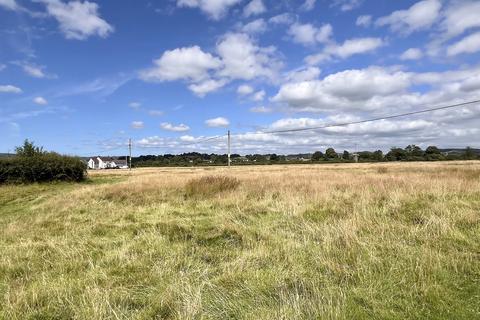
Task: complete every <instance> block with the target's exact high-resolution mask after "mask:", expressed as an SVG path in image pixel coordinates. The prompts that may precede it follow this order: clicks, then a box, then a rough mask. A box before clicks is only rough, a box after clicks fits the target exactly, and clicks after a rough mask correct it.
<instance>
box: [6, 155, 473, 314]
mask: <svg viewBox="0 0 480 320" xmlns="http://www.w3.org/2000/svg"><path fill="white" fill-rule="evenodd" d="M90 179H91V180H90V182H89V183H81V184H68V183H56V184H34V185H20V186H12V185H9V186H0V228H1V230H2V232H1V233H0V251H1V254H0V318H1V319H475V318H477V319H478V318H480V303H479V302H480V162H449V163H398V164H397V163H388V164H378V165H374V164H358V165H356V164H337V165H301V166H263V167H260V166H259V167H233V168H231V169H230V170H229V169H227V168H169V169H164V168H159V169H138V170H133V171H132V172H129V171H115V172H112V171H104V172H93V173H90Z"/></svg>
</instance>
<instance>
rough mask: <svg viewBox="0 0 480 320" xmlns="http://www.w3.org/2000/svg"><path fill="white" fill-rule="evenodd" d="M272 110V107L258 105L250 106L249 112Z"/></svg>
mask: <svg viewBox="0 0 480 320" xmlns="http://www.w3.org/2000/svg"><path fill="white" fill-rule="evenodd" d="M272 111H273V109H272V108H267V107H264V106H258V107H252V108H250V112H253V113H270V112H272Z"/></svg>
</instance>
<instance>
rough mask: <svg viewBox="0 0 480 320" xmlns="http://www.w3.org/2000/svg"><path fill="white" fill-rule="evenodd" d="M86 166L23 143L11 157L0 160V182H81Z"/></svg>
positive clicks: (28, 142) (72, 158)
mask: <svg viewBox="0 0 480 320" xmlns="http://www.w3.org/2000/svg"><path fill="white" fill-rule="evenodd" d="M86 169H87V168H86V165H85V164H84V163H83V162H82V161H81V160H80V159H78V158H74V157H69V156H64V155H60V154H58V153H55V152H46V151H44V150H43V148H42V147H37V146H35V145H34V144H33V143H32V142H30V141H28V140H25V142H24V145H23V146H21V147H17V148H16V155H15V156H14V157H6V158H0V183H31V182H49V181H74V182H79V181H83V180H84V179H85V178H86V176H87V171H86Z"/></svg>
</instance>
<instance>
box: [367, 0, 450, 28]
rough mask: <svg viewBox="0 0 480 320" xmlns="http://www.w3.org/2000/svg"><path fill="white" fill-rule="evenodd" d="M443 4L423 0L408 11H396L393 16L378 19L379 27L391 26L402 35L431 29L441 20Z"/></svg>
mask: <svg viewBox="0 0 480 320" xmlns="http://www.w3.org/2000/svg"><path fill="white" fill-rule="evenodd" d="M441 8H442V3H441V2H440V1H439V0H423V1H419V2H417V3H415V4H414V5H413V6H411V7H410V8H409V9H407V10H398V11H394V12H393V13H392V14H390V15H388V16H385V17H381V18H379V19H377V21H376V22H375V24H376V25H377V26H390V29H391V30H392V31H394V32H398V33H400V34H405V35H407V34H410V33H412V32H415V31H420V30H426V29H428V28H430V27H431V26H432V25H433V24H434V23H435V22H436V21H437V19H438V18H439V16H440V9H441Z"/></svg>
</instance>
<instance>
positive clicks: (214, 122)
mask: <svg viewBox="0 0 480 320" xmlns="http://www.w3.org/2000/svg"><path fill="white" fill-rule="evenodd" d="M205 124H206V125H207V126H208V127H211V128H218V127H228V126H229V125H230V121H228V119H226V118H223V117H218V118H213V119H208V120H206V121H205Z"/></svg>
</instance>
